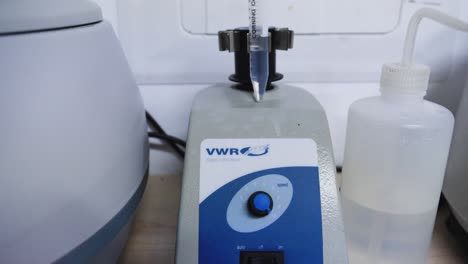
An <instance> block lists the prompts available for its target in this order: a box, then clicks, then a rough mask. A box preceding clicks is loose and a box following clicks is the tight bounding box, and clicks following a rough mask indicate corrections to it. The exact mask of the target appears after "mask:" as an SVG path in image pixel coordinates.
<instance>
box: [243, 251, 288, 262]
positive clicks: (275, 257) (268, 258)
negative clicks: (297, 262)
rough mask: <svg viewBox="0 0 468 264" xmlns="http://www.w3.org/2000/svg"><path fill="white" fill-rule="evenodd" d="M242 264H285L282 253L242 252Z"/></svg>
mask: <svg viewBox="0 0 468 264" xmlns="http://www.w3.org/2000/svg"><path fill="white" fill-rule="evenodd" d="M240 264H284V255H283V252H282V251H241V253H240Z"/></svg>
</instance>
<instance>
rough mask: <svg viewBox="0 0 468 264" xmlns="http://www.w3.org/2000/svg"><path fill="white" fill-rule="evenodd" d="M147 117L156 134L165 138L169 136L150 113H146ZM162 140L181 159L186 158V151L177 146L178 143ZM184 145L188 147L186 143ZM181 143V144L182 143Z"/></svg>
mask: <svg viewBox="0 0 468 264" xmlns="http://www.w3.org/2000/svg"><path fill="white" fill-rule="evenodd" d="M145 115H146V121H147V122H148V125H149V127H150V128H151V129H152V130H154V131H155V132H157V133H158V135H159V136H161V137H164V136H168V135H167V133H166V132H165V131H164V129H163V128H162V127H161V126H160V125H159V123H158V122H157V121H156V119H154V117H153V116H152V115H151V114H150V113H149V112H148V111H146V112H145ZM160 139H162V140H164V141H165V142H167V143H168V144H169V145H170V146H171V147H172V149H173V150H174V151H175V152H176V153H177V154H178V155H179V156H180V157H181V158H184V156H185V151H184V150H183V149H182V148H180V146H179V145H177V144H176V143H174V142H172V141H170V140H165V139H163V138H160ZM182 142H183V143H184V144H183V145H184V146H185V145H186V144H185V142H184V141H182ZM182 142H181V143H182Z"/></svg>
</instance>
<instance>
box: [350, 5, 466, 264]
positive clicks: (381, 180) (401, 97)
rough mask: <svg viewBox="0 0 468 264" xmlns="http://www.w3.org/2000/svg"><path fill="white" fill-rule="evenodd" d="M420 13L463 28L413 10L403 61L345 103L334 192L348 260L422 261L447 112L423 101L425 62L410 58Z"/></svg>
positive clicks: (364, 263)
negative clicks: (377, 91)
mask: <svg viewBox="0 0 468 264" xmlns="http://www.w3.org/2000/svg"><path fill="white" fill-rule="evenodd" d="M425 17H427V18H431V19H432V20H435V21H438V22H441V23H443V24H445V25H448V26H451V27H454V28H457V29H460V30H467V29H468V25H467V24H465V23H463V22H462V21H459V20H457V19H455V18H452V17H449V16H447V15H445V14H443V13H440V12H439V11H435V10H432V9H423V10H421V11H419V12H417V13H416V14H415V16H414V18H413V20H412V22H411V23H410V28H409V30H408V36H407V43H406V45H405V52H404V58H403V61H402V63H393V64H385V65H384V66H383V70H382V77H381V95H380V96H377V97H372V98H367V99H363V100H360V101H357V102H355V103H354V104H353V105H352V106H351V107H350V110H349V117H348V129H347V136H346V147H345V159H344V164H343V183H342V187H341V192H342V206H343V211H344V224H345V231H346V236H347V246H348V255H349V259H350V263H351V264H381V263H398V264H406V263H408V264H419V263H421V264H422V263H426V258H427V254H428V250H429V245H430V241H431V237H432V230H433V227H434V221H435V218H436V214H437V207H438V203H439V198H440V193H441V190H442V184H443V176H444V173H445V168H446V164H447V158H448V154H449V148H450V143H451V139H452V133H453V127H454V117H453V115H452V113H451V112H450V111H449V110H447V109H446V108H444V107H442V106H440V105H437V104H435V103H432V102H429V101H426V100H424V96H425V94H426V91H427V89H428V83H429V75H430V69H429V68H428V67H427V66H424V65H417V64H413V63H412V61H411V59H412V53H413V49H414V40H415V36H416V32H417V28H418V25H419V22H420V21H421V19H422V18H425Z"/></svg>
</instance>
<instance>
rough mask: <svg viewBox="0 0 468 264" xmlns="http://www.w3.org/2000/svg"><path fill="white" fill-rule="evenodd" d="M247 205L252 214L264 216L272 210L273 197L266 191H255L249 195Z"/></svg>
mask: <svg viewBox="0 0 468 264" xmlns="http://www.w3.org/2000/svg"><path fill="white" fill-rule="evenodd" d="M247 207H248V208H249V212H250V213H251V214H252V215H253V216H256V217H264V216H267V215H268V214H270V212H271V210H273V199H271V196H270V195H269V194H268V193H266V192H262V191H259V192H255V193H253V194H252V195H251V196H250V197H249V201H248V202H247Z"/></svg>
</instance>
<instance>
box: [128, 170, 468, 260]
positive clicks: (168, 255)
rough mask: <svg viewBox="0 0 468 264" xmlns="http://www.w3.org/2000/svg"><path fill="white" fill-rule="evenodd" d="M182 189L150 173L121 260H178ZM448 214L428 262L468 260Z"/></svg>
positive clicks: (443, 211) (176, 181) (442, 216)
mask: <svg viewBox="0 0 468 264" xmlns="http://www.w3.org/2000/svg"><path fill="white" fill-rule="evenodd" d="M180 191H181V177H180V176H176V175H167V176H152V177H149V179H148V185H147V187H146V191H145V194H144V196H143V200H142V202H141V204H140V206H139V208H138V211H137V215H136V218H135V221H134V226H133V231H132V234H131V236H130V238H129V241H128V244H127V246H126V248H125V249H124V252H123V253H122V256H121V257H120V260H119V263H120V264H126V263H131V264H133V263H135V264H138V263H142V264H143V263H145V264H146V263H158V264H172V263H174V255H175V242H176V231H177V216H178V213H179V201H180ZM448 216H449V212H448V208H447V207H446V206H445V205H443V206H441V208H440V209H439V213H438V216H437V221H436V225H435V231H434V235H433V239H432V244H431V250H430V256H429V259H428V264H465V263H468V252H467V249H463V248H462V247H461V246H460V245H459V243H457V241H456V240H455V238H454V237H453V236H452V235H451V234H450V233H449V232H448V230H447V228H446V226H445V221H446V219H447V218H448Z"/></svg>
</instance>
